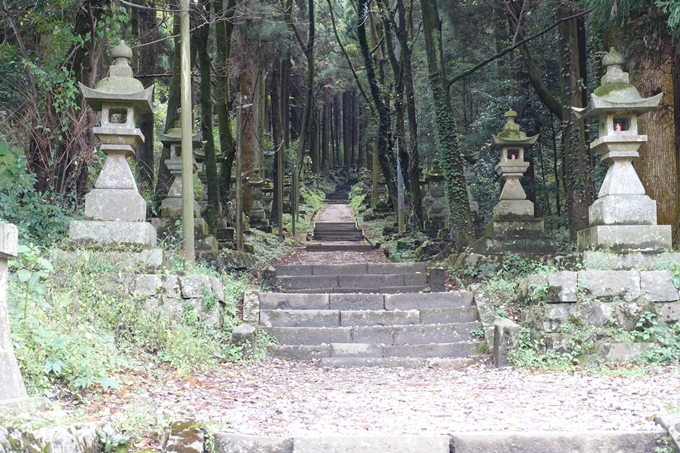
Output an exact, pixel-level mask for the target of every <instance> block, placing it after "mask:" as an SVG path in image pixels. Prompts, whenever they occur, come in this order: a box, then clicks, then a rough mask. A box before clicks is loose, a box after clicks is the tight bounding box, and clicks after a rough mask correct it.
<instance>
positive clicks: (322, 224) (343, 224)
mask: <svg viewBox="0 0 680 453" xmlns="http://www.w3.org/2000/svg"><path fill="white" fill-rule="evenodd" d="M317 228H319V229H331V230H334V229H337V228H353V229H356V228H357V225H356V223H354V222H316V223H315V224H314V229H317Z"/></svg>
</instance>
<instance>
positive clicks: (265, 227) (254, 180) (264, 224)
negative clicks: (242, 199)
mask: <svg viewBox="0 0 680 453" xmlns="http://www.w3.org/2000/svg"><path fill="white" fill-rule="evenodd" d="M248 184H249V185H250V196H251V197H252V198H253V205H252V207H251V208H250V212H248V218H249V223H250V226H251V227H252V228H257V229H258V230H262V231H266V232H268V233H269V232H271V227H270V226H269V220H267V216H266V215H265V213H264V208H263V207H262V197H263V194H262V186H264V184H265V182H264V179H262V177H261V176H260V170H259V169H257V168H256V169H255V170H254V175H253V176H252V177H250V178H248Z"/></svg>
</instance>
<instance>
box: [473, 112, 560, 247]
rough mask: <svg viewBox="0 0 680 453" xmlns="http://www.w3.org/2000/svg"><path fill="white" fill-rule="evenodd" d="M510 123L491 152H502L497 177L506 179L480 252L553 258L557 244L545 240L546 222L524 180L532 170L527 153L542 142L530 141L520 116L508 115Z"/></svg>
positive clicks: (480, 245)
mask: <svg viewBox="0 0 680 453" xmlns="http://www.w3.org/2000/svg"><path fill="white" fill-rule="evenodd" d="M504 116H505V118H506V120H507V123H506V124H505V126H503V130H502V131H501V132H499V133H498V134H497V135H494V136H493V144H492V145H491V149H497V150H499V151H500V154H501V155H500V162H498V164H496V173H498V175H499V176H500V177H501V179H503V181H504V185H503V190H501V195H500V200H499V201H498V204H496V206H494V208H493V220H492V221H491V222H489V224H487V226H486V232H485V235H484V238H483V241H480V242H478V245H477V248H478V249H480V248H481V250H478V251H481V252H482V253H487V254H505V253H520V254H530V255H532V254H533V255H535V254H540V255H544V254H550V253H555V250H556V246H555V244H554V241H552V240H551V239H548V238H547V237H545V232H544V226H543V220H542V219H537V218H536V217H534V204H533V203H532V202H531V201H530V200H527V195H526V193H525V192H524V188H523V187H522V183H521V182H520V178H521V177H522V175H524V172H525V171H526V170H527V169H528V168H529V162H526V161H525V160H524V151H525V149H527V148H530V147H531V146H532V145H533V144H534V143H535V142H536V139H538V135H535V136H533V137H527V135H526V134H525V133H524V132H522V131H521V130H520V129H519V124H517V123H515V118H516V117H517V112H515V111H514V110H512V109H510V110H508V111H507V112H505V115H504Z"/></svg>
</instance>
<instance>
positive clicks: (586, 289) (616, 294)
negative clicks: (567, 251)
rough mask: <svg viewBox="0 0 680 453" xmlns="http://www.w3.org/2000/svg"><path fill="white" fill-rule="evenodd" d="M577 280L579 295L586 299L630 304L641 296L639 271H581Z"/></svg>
mask: <svg viewBox="0 0 680 453" xmlns="http://www.w3.org/2000/svg"><path fill="white" fill-rule="evenodd" d="M577 280H578V282H577V285H578V290H579V293H580V295H581V297H583V298H584V299H598V300H601V301H611V300H616V299H621V300H624V301H626V302H630V301H632V300H635V299H637V298H638V297H639V296H640V294H641V292H640V273H639V272H638V271H599V270H592V271H580V272H579V273H578V277H577Z"/></svg>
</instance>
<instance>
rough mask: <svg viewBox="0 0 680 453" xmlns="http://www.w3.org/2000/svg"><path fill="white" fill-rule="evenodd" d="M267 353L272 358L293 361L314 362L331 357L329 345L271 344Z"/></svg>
mask: <svg viewBox="0 0 680 453" xmlns="http://www.w3.org/2000/svg"><path fill="white" fill-rule="evenodd" d="M267 353H268V354H269V355H270V356H272V357H287V358H289V359H293V360H314V359H320V358H323V357H330V356H331V345H329V344H302V345H299V344H270V345H268V346H267Z"/></svg>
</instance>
